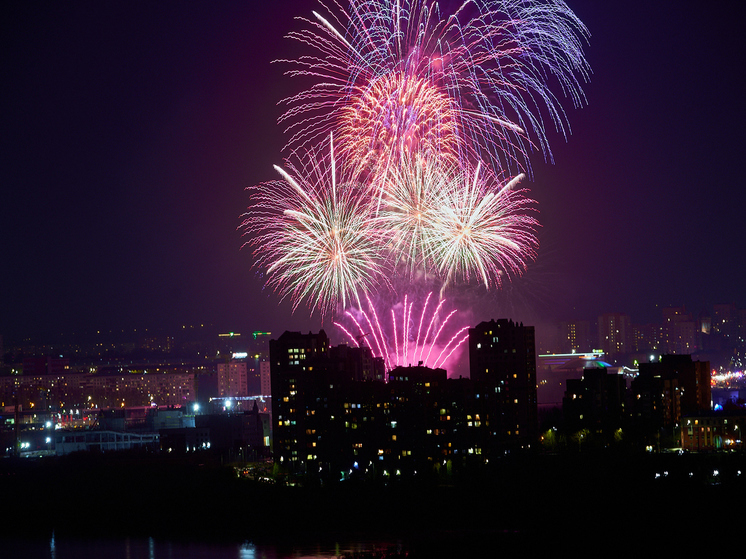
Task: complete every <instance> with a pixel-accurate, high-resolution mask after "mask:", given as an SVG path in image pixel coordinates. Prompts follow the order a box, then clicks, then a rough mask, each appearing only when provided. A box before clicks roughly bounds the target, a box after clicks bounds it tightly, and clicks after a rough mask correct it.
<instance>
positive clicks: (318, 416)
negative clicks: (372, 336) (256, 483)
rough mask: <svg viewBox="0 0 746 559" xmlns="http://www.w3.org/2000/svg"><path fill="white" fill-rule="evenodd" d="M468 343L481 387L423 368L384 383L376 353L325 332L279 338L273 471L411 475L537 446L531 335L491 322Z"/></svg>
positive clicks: (393, 374)
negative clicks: (336, 342) (335, 339)
mask: <svg viewBox="0 0 746 559" xmlns="http://www.w3.org/2000/svg"><path fill="white" fill-rule="evenodd" d="M470 337H471V338H473V339H474V340H475V343H474V347H475V351H476V352H477V353H476V354H475V355H474V359H476V360H477V362H478V363H479V366H480V367H481V368H482V369H483V370H484V374H482V375H481V376H480V375H479V374H475V377H476V378H475V379H469V378H460V379H448V378H447V374H446V371H445V370H444V369H430V368H428V367H424V366H421V365H420V366H409V367H397V368H395V369H393V370H392V371H389V373H388V375H386V376H384V375H383V374H382V373H383V368H382V367H383V364H382V363H381V362H380V361H379V360H376V359H373V358H372V354H371V352H370V349H369V348H366V347H359V348H353V347H348V346H347V345H340V346H336V347H330V346H329V340H328V338H327V337H326V334H325V333H324V332H323V331H321V332H319V333H318V334H312V333H309V334H307V335H304V334H300V333H298V332H286V333H285V334H283V335H282V336H280V338H279V339H277V340H272V342H271V343H270V364H271V365H270V366H271V375H270V376H271V382H272V410H273V419H272V428H273V434H272V439H273V454H274V459H275V464H277V465H278V466H279V467H280V468H281V469H282V470H283V471H285V472H287V473H289V474H305V475H313V476H319V477H321V478H326V479H339V477H349V476H352V477H354V476H374V477H375V476H383V477H386V476H398V475H401V476H411V475H416V473H417V472H431V473H432V472H434V471H438V470H440V469H442V468H445V470H446V471H450V470H451V468H458V467H461V466H462V465H464V464H466V463H468V462H469V461H472V460H477V461H485V460H488V459H489V458H490V457H495V456H500V455H502V454H504V453H505V452H509V451H513V450H519V449H527V448H531V447H532V445H534V443H535V442H536V441H537V438H538V437H537V430H538V426H537V419H536V417H537V409H536V362H535V355H534V329H533V328H532V327H524V326H523V325H521V324H514V323H513V322H512V321H508V320H504V321H498V322H495V321H492V322H491V323H482V324H481V325H479V326H478V327H477V328H475V329H473V332H472V333H471V336H470ZM483 338H484V339H483ZM493 338H495V339H493ZM496 338H499V339H496ZM477 339H478V340H479V341H477ZM486 340H491V341H489V342H487V341H486ZM482 343H483V344H484V345H483V346H482V345H479V344H482ZM488 345H491V347H488ZM482 348H484V350H483V351H482Z"/></svg>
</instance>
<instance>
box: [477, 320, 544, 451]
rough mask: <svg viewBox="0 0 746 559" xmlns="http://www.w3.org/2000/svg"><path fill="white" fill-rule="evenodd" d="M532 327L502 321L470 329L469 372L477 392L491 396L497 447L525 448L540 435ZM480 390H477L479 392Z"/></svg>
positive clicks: (492, 418)
mask: <svg viewBox="0 0 746 559" xmlns="http://www.w3.org/2000/svg"><path fill="white" fill-rule="evenodd" d="M535 351H536V350H535V335H534V327H533V326H524V325H523V324H522V323H521V324H517V323H514V322H513V321H512V320H507V319H500V320H491V321H490V322H482V323H480V324H478V325H477V326H476V327H475V328H470V329H469V371H470V376H471V380H472V381H474V382H475V389H476V390H479V391H482V392H483V393H484V395H485V396H489V399H490V401H491V402H493V403H494V405H493V406H491V407H490V409H491V410H492V413H491V416H490V425H491V427H492V430H493V431H494V433H495V434H496V435H497V439H496V441H495V442H496V443H497V444H498V445H506V446H526V445H531V444H533V443H534V442H535V440H536V437H537V434H538V419H537V413H538V409H537V398H536V352H535ZM476 386H478V388H476Z"/></svg>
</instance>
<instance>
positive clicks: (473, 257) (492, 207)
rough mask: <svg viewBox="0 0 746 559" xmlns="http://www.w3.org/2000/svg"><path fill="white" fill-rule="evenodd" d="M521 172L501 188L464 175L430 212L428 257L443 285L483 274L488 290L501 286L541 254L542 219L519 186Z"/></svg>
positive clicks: (475, 177) (481, 279)
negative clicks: (533, 212) (538, 234)
mask: <svg viewBox="0 0 746 559" xmlns="http://www.w3.org/2000/svg"><path fill="white" fill-rule="evenodd" d="M523 178H524V175H518V176H517V177H515V178H513V179H512V180H511V181H510V182H508V183H507V184H505V185H502V186H491V184H490V182H491V181H494V180H495V179H491V178H490V177H489V175H487V177H486V178H485V177H480V166H479V165H477V168H476V170H475V171H474V175H473V178H471V177H469V176H468V175H467V174H461V175H459V176H457V177H455V179H454V185H453V187H452V188H449V189H447V190H445V191H444V192H443V195H442V197H441V198H440V204H439V205H438V206H437V208H435V211H434V212H432V215H431V216H430V217H431V219H430V227H429V230H428V235H427V241H426V246H427V250H428V253H427V255H426V256H427V258H428V259H430V260H432V261H433V262H434V263H435V265H436V266H437V269H438V272H439V273H440V276H441V278H442V279H443V281H444V287H445V286H446V285H448V284H449V283H451V282H453V281H454V280H463V281H465V282H467V283H468V282H469V281H470V280H472V278H478V279H479V280H480V281H481V282H482V283H484V286H485V287H486V288H488V289H489V288H490V287H499V286H500V285H501V284H502V281H503V278H504V277H505V275H506V274H507V275H520V274H522V273H523V272H524V271H525V269H526V265H527V263H528V261H529V260H532V259H533V258H535V256H536V249H537V247H538V241H537V239H536V236H535V234H534V230H535V228H536V227H537V226H538V221H537V220H536V219H535V218H534V217H533V216H532V215H531V210H533V204H534V202H533V200H531V199H529V198H526V197H525V196H524V191H523V190H517V189H515V187H516V185H517V184H518V183H519V182H520V181H521V180H522V179H523Z"/></svg>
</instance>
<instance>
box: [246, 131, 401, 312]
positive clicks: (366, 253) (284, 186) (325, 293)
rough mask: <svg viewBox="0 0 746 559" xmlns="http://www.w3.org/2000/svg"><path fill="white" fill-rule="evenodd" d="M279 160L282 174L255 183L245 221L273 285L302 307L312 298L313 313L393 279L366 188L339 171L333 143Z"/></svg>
mask: <svg viewBox="0 0 746 559" xmlns="http://www.w3.org/2000/svg"><path fill="white" fill-rule="evenodd" d="M296 159H298V161H299V162H298V163H294V162H293V161H291V160H288V161H287V165H286V166H287V169H288V170H287V171H286V170H285V169H282V168H280V167H277V166H275V169H276V170H277V172H278V173H279V174H280V175H281V176H282V179H283V180H274V181H269V182H266V183H263V184H260V185H259V186H255V187H250V188H249V189H248V190H249V191H250V192H251V202H252V203H251V205H250V206H249V209H248V211H247V212H246V213H245V214H244V216H243V223H242V225H241V227H242V228H243V229H244V233H245V234H246V235H249V237H250V239H249V240H248V241H247V243H246V244H247V245H249V246H252V247H253V248H254V256H255V261H254V265H255V266H256V267H258V268H261V269H266V274H267V280H266V285H267V286H268V287H271V288H273V289H275V290H276V291H277V292H278V293H279V295H280V297H281V299H284V298H286V297H290V298H291V299H292V301H293V310H295V309H296V308H297V307H298V305H299V304H300V302H301V301H303V300H306V301H307V303H308V305H309V307H310V308H311V312H313V310H314V309H319V310H320V312H321V313H322V314H325V313H326V312H329V311H333V310H334V309H335V308H336V307H337V305H338V304H341V305H342V307H346V306H347V305H348V304H350V303H357V304H358V305H359V304H360V301H359V299H358V294H359V293H367V292H369V291H374V290H375V289H376V288H377V286H379V285H383V284H386V283H387V281H388V280H387V275H386V269H385V262H384V260H383V259H382V257H381V250H380V247H381V241H380V233H379V231H378V230H377V229H376V228H375V226H374V225H375V219H373V217H372V214H371V205H370V200H369V197H368V196H365V190H364V189H363V188H361V187H360V185H359V184H356V183H355V182H354V181H351V180H349V177H347V176H346V175H342V176H340V177H338V176H337V172H336V161H335V157H334V143H333V142H331V141H330V151H329V154H328V155H324V154H322V153H320V152H319V151H318V150H309V151H308V152H306V153H305V155H304V156H302V157H298V158H296Z"/></svg>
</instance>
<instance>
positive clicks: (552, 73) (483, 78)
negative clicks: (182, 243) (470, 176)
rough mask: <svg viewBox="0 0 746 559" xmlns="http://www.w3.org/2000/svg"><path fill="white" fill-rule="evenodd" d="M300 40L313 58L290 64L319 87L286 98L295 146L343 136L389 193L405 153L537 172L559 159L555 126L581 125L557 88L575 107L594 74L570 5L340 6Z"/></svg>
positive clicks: (402, 0)
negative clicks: (392, 173) (387, 180)
mask: <svg viewBox="0 0 746 559" xmlns="http://www.w3.org/2000/svg"><path fill="white" fill-rule="evenodd" d="M321 5H322V7H323V10H320V12H321V13H317V12H313V18H311V19H306V20H304V21H305V22H306V28H305V29H303V30H301V31H297V32H293V33H290V34H289V37H291V38H293V39H295V40H298V41H300V42H302V43H304V44H305V45H307V46H308V47H309V54H308V55H306V56H303V57H301V58H299V59H297V60H289V61H285V62H287V63H289V64H290V65H291V66H292V67H291V69H290V70H289V71H288V73H289V74H290V75H294V76H305V77H311V78H313V79H315V80H316V84H315V85H314V86H312V87H311V88H309V89H307V90H306V91H303V92H301V93H299V94H297V95H295V96H293V97H291V98H289V99H287V100H286V102H287V104H288V105H289V109H288V110H287V112H286V113H285V114H284V115H283V117H282V118H281V122H285V123H286V124H287V125H288V130H289V131H290V133H291V138H290V141H289V145H290V146H298V145H307V144H308V143H309V142H310V143H315V142H316V141H318V139H319V138H320V137H324V136H325V135H327V134H329V132H330V131H332V130H334V131H335V134H337V133H338V134H339V138H340V150H341V151H340V153H341V154H342V155H343V157H344V159H345V161H347V162H348V163H351V164H352V162H354V165H355V168H356V169H357V171H358V172H365V173H367V177H368V178H367V179H366V182H367V183H368V184H369V186H371V187H372V188H374V189H376V190H377V191H380V189H381V188H383V185H382V184H381V181H382V177H383V176H385V174H386V172H387V169H388V167H389V166H390V165H391V164H392V162H393V163H395V162H396V160H397V158H398V157H399V155H400V154H401V153H402V152H404V153H407V154H409V155H410V156H411V155H414V154H415V153H418V154H421V155H423V156H425V157H439V158H446V159H451V158H452V159H456V160H457V161H458V162H459V163H462V164H465V163H470V164H471V165H476V163H477V162H478V161H484V162H485V163H486V164H487V165H488V166H489V167H491V168H495V169H498V170H510V171H511V172H512V171H513V170H516V169H517V170H526V169H527V168H528V167H529V161H528V151H530V150H532V149H533V148H534V146H538V147H539V149H541V151H542V152H543V153H544V155H545V157H547V158H549V159H551V152H550V150H549V145H548V142H547V136H546V126H545V120H547V121H549V122H551V124H553V126H554V127H555V128H556V129H557V130H559V131H560V132H561V133H562V134H564V135H566V134H567V131H568V130H569V125H568V124H567V120H566V117H565V113H564V111H563V109H562V107H561V105H560V104H559V102H558V100H557V98H556V96H555V94H554V93H552V91H551V90H550V84H551V85H554V84H555V83H556V84H558V85H559V88H560V89H561V90H562V92H563V94H564V95H565V96H567V97H569V98H570V99H571V101H572V103H573V105H575V106H580V105H582V104H584V102H585V98H584V95H583V92H582V87H581V84H582V82H583V81H586V80H587V78H588V75H589V72H590V70H589V67H588V64H587V62H586V60H585V56H584V53H583V45H584V43H585V41H586V40H587V37H588V31H587V29H586V28H585V26H584V25H583V24H582V22H581V21H580V20H579V19H578V18H577V17H576V16H575V14H574V13H573V12H572V11H571V10H570V9H569V8H568V7H567V5H566V4H565V2H564V1H562V0H541V1H538V0H465V1H463V2H462V3H461V4H460V5H459V6H458V7H457V9H455V10H453V11H452V12H449V13H443V12H441V11H440V8H439V6H438V3H437V2H435V1H434V0H350V2H349V7H348V8H347V9H345V8H344V7H343V6H342V5H340V3H339V2H337V1H333V2H332V7H331V8H332V9H329V8H327V6H325V5H324V4H323V3H322V4H321Z"/></svg>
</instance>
